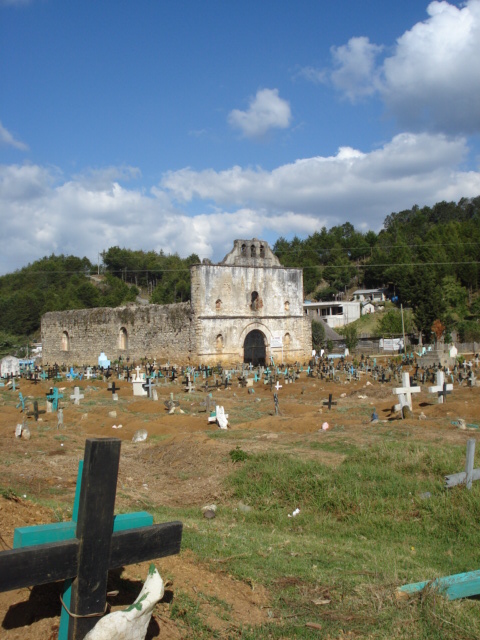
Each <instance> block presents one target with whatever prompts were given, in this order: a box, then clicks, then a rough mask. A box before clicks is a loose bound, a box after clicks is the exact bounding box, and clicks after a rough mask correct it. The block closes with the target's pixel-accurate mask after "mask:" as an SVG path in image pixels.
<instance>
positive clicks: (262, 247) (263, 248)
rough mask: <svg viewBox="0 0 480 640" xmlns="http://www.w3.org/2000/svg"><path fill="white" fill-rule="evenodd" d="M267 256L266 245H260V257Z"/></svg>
mask: <svg viewBox="0 0 480 640" xmlns="http://www.w3.org/2000/svg"><path fill="white" fill-rule="evenodd" d="M264 257H265V247H264V246H263V244H261V245H260V258H264Z"/></svg>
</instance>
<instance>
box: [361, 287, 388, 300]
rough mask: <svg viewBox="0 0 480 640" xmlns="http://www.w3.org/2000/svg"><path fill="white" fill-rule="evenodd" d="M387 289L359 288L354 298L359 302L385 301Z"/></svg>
mask: <svg viewBox="0 0 480 640" xmlns="http://www.w3.org/2000/svg"><path fill="white" fill-rule="evenodd" d="M385 291H386V290H385V289H357V290H356V291H354V292H353V299H354V300H355V301H358V302H367V301H370V302H385Z"/></svg>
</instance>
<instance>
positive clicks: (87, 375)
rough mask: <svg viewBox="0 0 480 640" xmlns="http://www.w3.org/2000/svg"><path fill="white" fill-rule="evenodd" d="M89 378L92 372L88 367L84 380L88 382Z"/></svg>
mask: <svg viewBox="0 0 480 640" xmlns="http://www.w3.org/2000/svg"><path fill="white" fill-rule="evenodd" d="M91 377H92V370H91V369H90V367H88V369H87V372H86V373H85V378H86V379H87V380H90V378H91Z"/></svg>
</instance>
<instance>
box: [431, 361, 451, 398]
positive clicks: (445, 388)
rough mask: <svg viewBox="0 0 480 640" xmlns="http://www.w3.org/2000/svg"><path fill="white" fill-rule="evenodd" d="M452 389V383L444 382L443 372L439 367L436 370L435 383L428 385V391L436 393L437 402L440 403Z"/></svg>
mask: <svg viewBox="0 0 480 640" xmlns="http://www.w3.org/2000/svg"><path fill="white" fill-rule="evenodd" d="M452 391H453V384H447V383H446V382H445V374H444V373H443V371H442V370H441V369H439V370H438V371H437V384H436V385H435V386H434V387H428V393H436V394H437V395H438V403H439V404H442V403H443V402H445V401H446V399H447V393H451V392H452Z"/></svg>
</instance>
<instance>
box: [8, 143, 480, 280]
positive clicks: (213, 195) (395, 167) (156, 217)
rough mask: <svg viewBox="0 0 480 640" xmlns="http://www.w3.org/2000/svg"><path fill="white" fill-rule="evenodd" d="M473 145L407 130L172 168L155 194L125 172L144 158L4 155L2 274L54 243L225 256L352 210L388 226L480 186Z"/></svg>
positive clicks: (54, 249)
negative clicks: (10, 159)
mask: <svg viewBox="0 0 480 640" xmlns="http://www.w3.org/2000/svg"><path fill="white" fill-rule="evenodd" d="M467 153H468V148H467V144H466V141H465V139H463V138H457V139H450V138H447V137H446V136H444V135H439V134H436V135H433V134H418V135H415V134H400V135H398V136H396V137H395V138H393V139H392V140H391V141H390V142H388V143H386V144H384V145H383V146H382V147H380V148H378V149H375V150H373V151H370V152H362V151H360V150H358V149H353V148H351V147H341V148H340V149H339V151H338V153H337V154H335V155H333V156H328V157H322V156H317V157H313V158H304V159H299V160H297V161H296V162H293V163H290V164H286V165H282V166H279V167H277V168H276V169H274V170H273V171H265V170H263V169H262V168H259V167H257V168H242V167H239V166H236V167H232V168H230V169H228V170H225V171H214V170H213V169H209V170H205V171H193V170H191V169H188V168H187V169H182V170H180V171H171V172H168V173H166V174H165V175H164V177H163V179H162V181H161V183H160V185H157V186H154V187H152V188H151V189H150V192H148V193H147V192H144V191H143V190H141V189H137V188H132V187H126V186H125V185H124V184H121V183H120V181H125V180H126V179H129V178H130V177H132V176H133V177H136V176H137V174H138V170H137V169H135V168H132V167H127V168H125V167H120V168H119V169H116V168H115V167H108V168H107V169H105V171H104V172H102V171H98V170H96V171H86V172H84V173H82V174H79V175H77V176H75V177H72V178H66V177H65V176H63V175H62V174H61V173H60V172H59V171H58V170H56V169H53V168H46V167H40V166H37V165H27V164H26V165H5V166H0V212H1V214H0V215H1V225H2V240H3V242H2V252H1V253H0V273H5V272H11V271H13V270H14V269H16V268H19V267H21V266H23V265H25V264H27V263H28V262H32V261H33V260H36V259H38V258H40V257H42V256H44V255H49V254H51V253H57V254H58V253H64V254H74V255H77V256H83V255H87V256H88V257H89V258H90V259H91V260H92V261H94V262H96V258H97V252H99V251H102V250H104V249H108V248H109V247H111V246H114V245H119V246H125V247H127V248H130V249H144V250H150V249H154V250H156V251H159V250H160V249H163V250H164V251H165V252H167V253H170V252H178V253H179V254H180V255H182V256H187V255H189V254H191V253H197V254H198V255H199V256H200V258H204V257H207V258H211V259H214V260H220V259H221V258H222V257H223V256H224V255H225V254H226V253H227V252H228V251H229V249H230V248H231V245H232V242H233V240H234V239H235V238H239V237H240V238H241V237H246V238H249V237H250V238H251V237H260V238H263V239H265V240H267V241H269V240H270V241H271V240H275V239H276V238H278V237H279V236H281V235H282V236H289V235H293V234H298V235H300V236H302V235H303V236H307V235H309V234H312V233H313V232H314V231H315V230H318V229H320V228H321V227H323V226H326V227H329V226H332V225H336V224H342V223H343V222H345V221H346V220H349V221H350V222H351V223H352V224H354V225H355V226H356V227H357V228H359V229H363V230H366V229H368V228H373V229H375V230H378V229H379V228H380V227H381V225H382V223H383V221H384V219H385V217H386V215H388V214H389V213H391V212H392V211H400V210H402V209H405V208H409V207H411V206H412V205H413V204H419V205H420V206H423V205H433V204H434V203H435V202H439V201H441V200H447V201H451V200H455V201H457V200H459V199H460V198H461V197H472V196H477V195H478V194H479V193H480V173H479V172H478V171H462V170H460V169H459V168H458V167H459V166H461V165H462V163H463V161H464V159H465V157H466V155H467ZM92 175H93V176H94V177H95V178H99V177H101V179H98V180H97V179H94V180H92ZM199 211H200V213H198V212H199Z"/></svg>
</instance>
